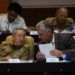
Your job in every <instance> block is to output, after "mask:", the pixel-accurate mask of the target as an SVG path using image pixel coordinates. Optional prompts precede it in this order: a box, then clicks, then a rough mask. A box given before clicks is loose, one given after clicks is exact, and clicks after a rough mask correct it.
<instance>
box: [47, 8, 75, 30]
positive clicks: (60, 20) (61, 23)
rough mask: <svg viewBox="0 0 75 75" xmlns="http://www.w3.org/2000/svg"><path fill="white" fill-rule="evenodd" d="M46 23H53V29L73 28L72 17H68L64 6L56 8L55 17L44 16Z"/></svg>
mask: <svg viewBox="0 0 75 75" xmlns="http://www.w3.org/2000/svg"><path fill="white" fill-rule="evenodd" d="M46 21H47V22H48V24H50V25H53V27H54V30H59V31H62V30H68V31H71V30H72V29H73V27H72V24H73V23H74V21H73V19H72V18H68V10H67V8H65V7H60V8H58V9H57V11H56V14H55V17H53V18H46Z"/></svg>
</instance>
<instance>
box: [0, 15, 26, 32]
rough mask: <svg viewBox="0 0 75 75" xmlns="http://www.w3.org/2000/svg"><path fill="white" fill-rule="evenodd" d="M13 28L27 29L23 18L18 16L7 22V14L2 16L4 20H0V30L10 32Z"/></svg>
mask: <svg viewBox="0 0 75 75" xmlns="http://www.w3.org/2000/svg"><path fill="white" fill-rule="evenodd" d="M14 28H24V29H27V26H26V23H25V21H24V19H23V18H22V17H20V16H18V17H17V18H16V19H15V21H13V22H11V23H9V22H8V19H7V15H6V16H5V17H4V21H0V30H3V31H6V30H9V31H10V32H11V33H12V30H13V29H14Z"/></svg>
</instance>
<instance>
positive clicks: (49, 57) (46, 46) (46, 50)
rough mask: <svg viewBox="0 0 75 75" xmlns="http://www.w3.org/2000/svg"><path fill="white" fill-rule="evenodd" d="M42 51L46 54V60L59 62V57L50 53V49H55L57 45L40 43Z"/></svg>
mask: <svg viewBox="0 0 75 75" xmlns="http://www.w3.org/2000/svg"><path fill="white" fill-rule="evenodd" d="M39 49H40V52H42V53H43V54H45V58H46V62H58V61H59V59H58V58H57V57H54V56H52V55H50V51H52V50H54V49H55V46H54V45H53V44H52V43H48V44H39Z"/></svg>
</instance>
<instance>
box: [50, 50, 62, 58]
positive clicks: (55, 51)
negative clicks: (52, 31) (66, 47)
mask: <svg viewBox="0 0 75 75" xmlns="http://www.w3.org/2000/svg"><path fill="white" fill-rule="evenodd" d="M50 54H51V55H52V56H56V57H62V56H63V52H62V51H59V50H56V49H55V50H52V51H50Z"/></svg>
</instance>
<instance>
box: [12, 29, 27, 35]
mask: <svg viewBox="0 0 75 75" xmlns="http://www.w3.org/2000/svg"><path fill="white" fill-rule="evenodd" d="M17 30H22V31H24V32H25V34H26V31H25V29H24V28H14V29H13V31H12V35H15V33H16V31H17Z"/></svg>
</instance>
